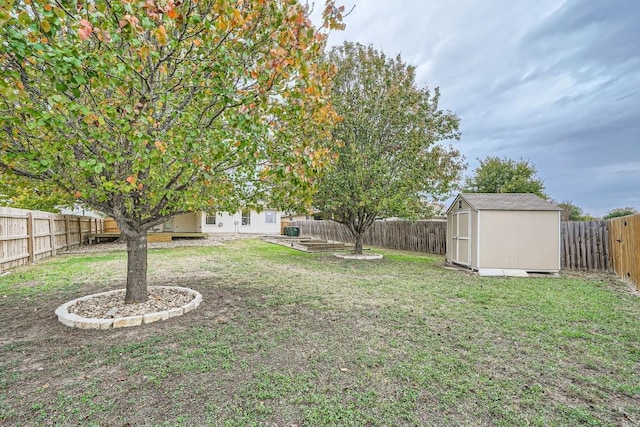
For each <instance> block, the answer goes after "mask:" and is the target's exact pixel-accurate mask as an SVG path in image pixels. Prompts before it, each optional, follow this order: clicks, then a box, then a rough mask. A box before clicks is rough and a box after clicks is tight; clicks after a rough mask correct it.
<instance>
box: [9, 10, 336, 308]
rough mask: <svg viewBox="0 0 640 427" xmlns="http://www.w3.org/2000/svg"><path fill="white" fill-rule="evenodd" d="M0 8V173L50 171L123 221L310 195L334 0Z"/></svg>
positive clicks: (140, 227) (330, 119)
mask: <svg viewBox="0 0 640 427" xmlns="http://www.w3.org/2000/svg"><path fill="white" fill-rule="evenodd" d="M7 4H10V6H2V8H0V46H2V49H1V50H0V70H1V71H2V72H1V75H0V128H1V129H2V131H1V133H0V173H2V174H13V175H16V176H20V177H22V178H25V179H27V180H29V181H30V182H33V183H37V182H46V186H47V187H48V188H56V189H58V190H60V191H64V192H66V193H68V194H72V195H73V196H74V197H75V198H76V200H77V202H78V203H80V204H82V205H84V206H87V207H91V208H93V209H96V210H99V211H101V212H104V213H106V214H108V215H110V216H112V217H113V218H114V219H115V220H116V222H117V223H118V226H119V227H120V230H121V231H122V233H123V234H124V236H125V237H126V241H127V251H128V265H127V290H126V299H125V300H126V302H127V303H135V302H142V301H145V300H146V299H147V243H146V233H147V230H149V229H150V228H151V227H153V226H155V225H157V224H160V223H162V222H164V221H166V220H167V219H168V218H170V217H171V216H174V215H176V214H180V213H183V212H188V211H197V210H202V209H207V208H214V209H217V210H227V211H235V210H237V209H238V208H239V207H241V206H247V207H250V206H256V205H257V204H258V203H261V202H262V203H264V202H267V203H269V204H271V205H272V206H280V205H283V204H284V203H285V202H287V201H291V202H294V201H300V200H306V199H308V198H309V197H310V183H311V182H312V180H313V178H314V176H315V175H316V174H317V173H318V172H319V171H320V170H321V169H322V167H323V166H324V163H325V161H326V159H327V157H328V155H327V153H328V152H329V151H328V148H327V144H326V141H328V140H329V138H328V132H330V130H331V128H332V126H333V123H334V122H335V120H336V115H335V113H334V111H333V109H332V107H331V104H330V102H329V98H328V89H327V87H328V84H327V83H328V81H329V79H330V78H331V72H330V69H329V67H328V66H326V65H323V64H324V62H323V61H321V55H322V53H323V49H324V45H325V40H326V36H327V30H330V29H333V28H339V27H341V25H342V24H341V14H342V9H341V8H336V7H335V6H334V5H333V2H332V1H331V0H327V3H326V4H325V9H324V14H323V18H324V20H323V24H322V25H321V26H320V27H319V28H316V27H314V26H313V25H312V23H311V22H310V20H309V16H308V15H309V10H308V9H307V8H305V7H304V6H302V5H301V4H300V3H298V1H297V0H269V1H265V0H238V1H224V0H199V1H198V0H184V1H180V0H146V1H145V0H143V1H137V0H123V1H107V0H95V1H91V2H75V1H74V2H70V1H58V0H21V1H16V2H10V3H6V2H5V3H4V5H7Z"/></svg>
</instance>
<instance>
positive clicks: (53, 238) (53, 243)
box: [49, 215, 56, 256]
mask: <svg viewBox="0 0 640 427" xmlns="http://www.w3.org/2000/svg"><path fill="white" fill-rule="evenodd" d="M49 240H50V241H51V256H56V221H55V219H54V218H53V215H49Z"/></svg>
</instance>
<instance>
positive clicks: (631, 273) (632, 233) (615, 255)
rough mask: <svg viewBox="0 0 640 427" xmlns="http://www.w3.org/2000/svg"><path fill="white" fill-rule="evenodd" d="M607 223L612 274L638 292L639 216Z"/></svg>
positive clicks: (639, 277) (630, 216) (639, 263)
mask: <svg viewBox="0 0 640 427" xmlns="http://www.w3.org/2000/svg"><path fill="white" fill-rule="evenodd" d="M607 222H608V224H609V247H610V248H611V260H612V268H613V272H614V273H615V274H616V275H617V276H618V277H620V278H622V279H623V280H626V281H627V282H630V283H633V284H634V285H636V287H637V288H638V289H639V290H640V214H635V215H629V216H623V217H620V218H613V219H610V220H608V221H607Z"/></svg>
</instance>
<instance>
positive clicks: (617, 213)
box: [603, 207, 638, 219]
mask: <svg viewBox="0 0 640 427" xmlns="http://www.w3.org/2000/svg"><path fill="white" fill-rule="evenodd" d="M635 213H638V210H637V209H636V208H632V207H626V208H616V209H611V210H610V211H609V213H608V214H606V215H605V216H604V217H603V219H611V218H619V217H621V216H627V215H633V214H635Z"/></svg>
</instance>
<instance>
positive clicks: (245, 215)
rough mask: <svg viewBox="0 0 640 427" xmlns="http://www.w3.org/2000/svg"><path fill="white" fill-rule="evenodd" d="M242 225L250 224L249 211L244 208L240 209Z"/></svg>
mask: <svg viewBox="0 0 640 427" xmlns="http://www.w3.org/2000/svg"><path fill="white" fill-rule="evenodd" d="M240 224H242V225H251V211H250V210H248V209H245V210H243V211H242V222H241V223H240Z"/></svg>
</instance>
